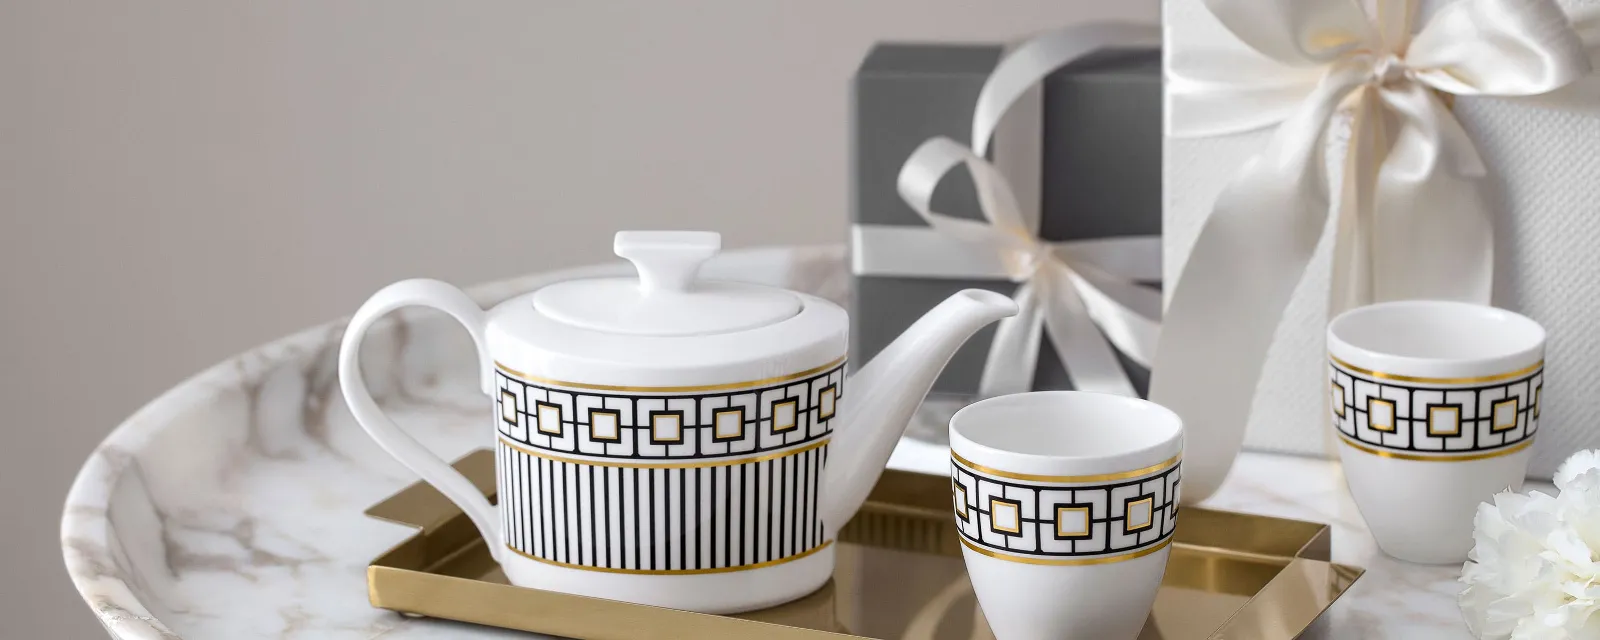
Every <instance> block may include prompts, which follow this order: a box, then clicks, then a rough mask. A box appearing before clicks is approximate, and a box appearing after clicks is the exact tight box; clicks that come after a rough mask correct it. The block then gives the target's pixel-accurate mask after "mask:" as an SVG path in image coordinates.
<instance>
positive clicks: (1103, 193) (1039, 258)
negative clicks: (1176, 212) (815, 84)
mask: <svg viewBox="0 0 1600 640" xmlns="http://www.w3.org/2000/svg"><path fill="white" fill-rule="evenodd" d="M1159 39H1160V37H1159V29H1157V28H1156V27H1153V26H1133V25H1121V24H1111V25H1107V24H1098V25H1080V26H1076V27H1071V28H1067V29H1061V30H1057V31H1052V32H1049V33H1046V34H1042V35H1040V36H1039V37H1037V38H1034V39H1032V40H1030V41H1028V42H1026V43H1024V44H1021V45H1019V46H1018V47H1016V48H1015V49H1013V50H1011V51H1010V52H1006V51H1004V50H1003V49H1002V47H999V46H975V45H901V44H884V45H879V46H878V47H876V48H875V49H874V50H873V51H872V52H871V53H870V54H869V55H868V56H867V58H866V60H865V61H864V62H863V63H862V65H861V68H860V70H859V72H858V73H857V75H856V78H855V84H854V87H853V92H852V93H853V102H854V104H853V105H852V108H853V114H852V129H853V134H852V135H853V138H854V146H853V149H852V155H853V158H852V160H853V163H852V172H853V174H854V179H853V184H852V190H853V193H852V203H851V204H852V207H851V209H852V220H853V225H852V231H851V232H852V238H851V240H852V246H851V252H852V273H853V277H854V279H855V282H854V293H853V296H854V298H853V301H852V302H853V309H852V313H851V323H852V324H851V328H850V353H851V359H852V360H853V361H855V362H865V361H866V360H867V359H869V358H871V357H872V356H873V355H875V354H876V353H877V352H878V350H880V349H882V348H883V347H884V346H885V345H887V344H888V343H889V341H890V340H892V339H893V338H894V336H897V335H899V334H900V333H901V332H902V331H904V330H905V328H906V327H907V326H908V325H909V324H910V323H911V322H912V321H914V320H916V318H917V317H919V316H920V315H921V314H922V313H923V312H924V311H926V310H927V309H928V308H929V307H931V306H933V305H934V304H936V303H937V302H938V301H939V300H941V299H943V298H945V297H947V296H949V295H951V294H952V293H954V292H956V291H958V290H960V289H963V288H969V287H980V288H986V289H990V290H993V291H998V292H1001V293H1005V294H1007V295H1015V296H1016V297H1017V298H1018V300H1019V302H1020V303H1021V306H1022V307H1023V312H1022V313H1021V314H1019V316H1018V318H1017V319H1015V320H1013V321H1006V322H1002V323H1001V324H1000V325H998V327H997V328H994V329H990V330H988V331H987V332H985V333H982V334H979V336H977V337H975V338H974V339H973V340H971V341H969V342H968V343H967V345H966V346H965V347H963V348H962V350H961V351H960V352H959V353H957V354H956V356H955V357H954V359H953V360H952V362H951V364H950V366H948V367H946V369H945V371H944V374H943V375H942V376H941V378H940V379H939V381H938V382H937V384H936V385H935V391H938V392H944V393H955V394H982V395H996V394H1000V393H1009V392H1015V391H1025V390H1028V389H1030V388H1038V389H1063V388H1080V389H1092V390H1099V391H1107V392H1113V393H1123V394H1129V395H1131V394H1134V393H1138V392H1140V391H1142V390H1143V388H1144V386H1145V384H1146V378H1147V376H1148V369H1147V367H1146V363H1147V362H1148V359H1149V357H1150V353H1151V352H1152V351H1153V348H1154V341H1155V334H1156V324H1155V322H1154V321H1153V320H1152V319H1151V318H1154V317H1158V316H1159V313H1160V310H1159V307H1160V294H1159V291H1158V290H1157V289H1154V288H1152V287H1149V286H1145V285H1147V284H1148V283H1152V282H1157V281H1159V279H1160V265H1159V259H1160V258H1159V253H1160V247H1159V233H1160V227H1161V220H1160V218H1161V213H1160V201H1161V200H1160V160H1159V154H1160V145H1161V135H1160V126H1161V125H1160V122H1161V120H1160V118H1161V116H1160V108H1161V106H1160V91H1161V89H1160V83H1161V79H1160V52H1159V49H1158V45H1159ZM1008 113H1009V115H1007V114H1008ZM1002 116H1005V117H1004V118H1002ZM991 140H993V143H992V145H991V144H990V141H991ZM958 141H959V142H958ZM969 145H970V146H969ZM991 146H992V147H993V150H994V154H993V158H994V160H993V161H992V162H991V161H990V160H989V159H988V157H986V156H987V155H988V154H986V153H985V151H986V150H987V149H988V148H989V147H991ZM973 149H978V151H973ZM960 167H965V168H966V169H967V170H968V171H967V172H965V173H963V172H960V171H952V170H954V169H957V168H960ZM947 173H948V174H949V175H948V176H946V174H947ZM1113 345H1115V347H1116V348H1113Z"/></svg>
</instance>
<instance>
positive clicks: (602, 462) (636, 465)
mask: <svg viewBox="0 0 1600 640" xmlns="http://www.w3.org/2000/svg"><path fill="white" fill-rule="evenodd" d="M832 439H833V438H831V437H828V438H823V439H821V440H818V441H816V442H813V443H811V444H808V445H806V446H803V447H800V448H799V449H789V450H787V451H779V452H777V453H769V454H767V455H764V456H751V457H749V458H734V459H732V460H727V459H719V460H706V461H703V462H675V463H674V462H668V460H671V458H668V459H667V460H663V461H662V464H652V463H649V462H612V461H610V460H606V459H604V458H595V459H592V460H590V459H585V458H568V457H566V456H558V455H554V454H549V453H544V452H542V451H535V450H533V449H527V448H524V447H523V446H522V444H521V443H518V442H513V441H511V440H507V439H506V436H505V434H500V442H501V443H502V444H505V445H506V446H508V447H511V448H512V449H516V450H517V451H521V452H523V453H526V454H528V455H530V456H533V457H535V458H544V459H545V460H554V461H556V462H569V463H572V464H586V465H590V466H595V467H621V468H624V469H703V468H706V467H731V466H734V465H740V464H749V463H752V462H766V461H768V460H777V459H778V458H787V457H789V456H793V455H799V454H802V453H805V452H807V451H810V450H812V449H815V448H817V447H821V446H823V445H826V444H828V441H830V440H832Z"/></svg>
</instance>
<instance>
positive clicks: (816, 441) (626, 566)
mask: <svg viewBox="0 0 1600 640" xmlns="http://www.w3.org/2000/svg"><path fill="white" fill-rule="evenodd" d="M720 246H721V240H720V238H719V237H718V236H717V234H715V233H708V232H681V231H671V232H622V233H619V234H617V236H616V240H615V248H616V252H617V255H619V256H621V257H624V258H627V259H628V260H630V261H632V262H633V263H634V265H635V266H636V267H637V268H638V272H639V277H638V278H637V279H629V278H623V279H618V278H597V279H590V280H569V281H566V282H559V283H555V284H552V285H549V286H547V287H544V288H542V289H540V290H538V291H536V292H534V293H531V294H528V295H524V296H521V297H517V298H513V299H511V300H508V301H506V302H504V303H502V304H500V305H499V306H497V307H495V308H494V309H493V310H490V311H488V312H485V311H484V310H483V309H481V308H479V307H478V306H477V305H476V304H474V303H473V302H472V300H471V299H469V298H467V296H466V294H464V293H462V292H461V291H460V290H459V289H456V288H455V287H452V286H450V285H448V284H445V283H443V282H439V281H437V280H406V281H402V282H397V283H395V284H392V285H389V286H388V287H385V288H384V289H382V290H380V291H379V292H378V293H376V294H374V295H373V296H372V298H371V299H369V300H367V302H366V304H364V305H362V306H361V308H360V309H359V310H357V311H356V313H355V315H354V316H352V317H351V320H350V324H349V326H348V327H347V328H346V330H345V335H344V338H343V341H342V342H341V345H340V349H339V384H340V387H341V390H342V391H343V394H344V398H345V401H346V402H347V403H348V404H349V406H350V411H351V413H352V414H353V415H354V416H355V418H356V421H357V422H358V423H360V424H361V427H362V428H363V429H365V430H366V431H367V433H368V434H369V435H371V436H372V438H373V439H374V440H376V441H377V442H378V444H379V445H380V446H382V447H383V449H384V450H385V451H387V452H389V453H390V454H391V455H393V456H394V457H395V458H396V459H398V460H400V462H401V463H403V464H405V465H406V466H407V467H409V468H411V470H413V471H415V472H416V473H417V474H418V475H420V476H422V478H423V479H425V480H427V481H428V482H429V483H430V484H432V485H433V486H434V487H435V488H436V489H438V490H439V492H440V493H442V494H443V495H444V496H445V497H446V498H448V499H450V500H451V501H452V502H454V503H455V504H456V505H457V506H459V507H461V510H462V511H463V512H464V513H466V515H467V516H468V517H469V518H470V519H471V520H472V522H473V525H474V526H476V527H477V528H478V531H479V532H480V533H481V534H482V536H483V538H484V540H485V541H486V543H487V544H488V549H489V552H490V554H491V555H492V556H493V557H494V559H495V560H496V561H497V562H499V563H500V566H501V567H503V568H504V570H505V573H506V576H507V577H508V578H509V579H510V580H511V582H512V583H513V584H516V585H518V586H524V587H533V588H538V589H546V590H554V591H561V592H566V593H573V594H579V595H585V596H594V597H600V598H609V599H614V600H623V601H628V602H636V603H641V604H649V605H656V606H663V607H672V608H678V609H687V610H691V611H700V612H705V613H733V612H739V611H747V610H752V609H758V608H762V607H767V606H771V605H775V604H778V603H781V602H785V601H788V600H792V599H795V598H798V597H800V596H803V595H805V594H807V593H809V592H811V591H812V590H814V589H816V588H818V587H820V586H822V585H823V584H824V583H825V582H827V580H828V578H829V576H831V575H832V573H833V556H834V551H835V550H834V546H833V537H834V532H835V531H836V530H837V529H838V527H841V526H843V525H844V520H847V519H849V518H850V517H851V515H852V514H853V513H854V511H855V510H856V508H858V507H859V506H860V505H861V503H862V502H863V501H864V500H865V499H866V497H867V494H868V492H869V491H870V490H871V488H872V485H873V483H874V482H875V481H876V478H877V475H878V473H879V472H881V471H882V469H883V467H884V464H885V463H886V462H887V461H888V459H889V455H890V452H891V451H892V449H893V448H894V443H895V441H896V439H897V438H898V436H899V435H900V434H901V433H902V432H903V431H904V429H905V425H906V422H907V421H908V420H909V419H910V417H911V414H912V412H913V411H914V410H915V408H916V406H917V404H918V403H919V402H920V401H921V399H922V397H923V395H924V394H926V392H927V390H928V388H929V387H930V386H931V385H932V384H933V380H934V378H935V377H936V376H937V375H938V373H939V370H940V369H942V368H943V367H944V364H945V363H946V362H948V361H949V359H950V356H951V354H953V353H955V350H956V349H957V348H958V347H960V345H961V343H962V342H964V341H965V340H966V339H967V338H968V337H970V336H971V335H972V334H973V333H974V332H976V331H977V330H978V329H980V328H982V327H983V326H984V325H987V324H989V323H991V322H994V321H995V320H998V319H999V318H1002V317H1005V316H1008V315H1012V314H1015V313H1016V312H1017V306H1016V304H1015V303H1014V302H1012V301H1011V300H1010V299H1009V298H1006V297H1004V296H1001V295H999V294H996V293H992V292H987V291H981V290H968V291H963V292H961V293H958V294H956V295H954V296H952V297H951V298H950V299H948V300H946V301H945V302H943V303H941V304H940V305H939V306H938V307H935V308H934V309H933V310H931V311H930V312H929V313H928V314H927V315H925V316H924V317H923V318H922V319H920V320H918V321H917V322H916V323H914V324H913V325H912V326H911V327H910V328H908V329H907V330H906V332H905V333H904V334H903V335H902V336H901V337H900V338H899V339H897V340H895V341H894V343H893V344H891V345H889V346H888V347H887V348H885V349H884V350H883V352H882V353H880V354H879V355H878V356H877V357H876V358H875V359H874V362H873V363H871V365H869V366H866V367H864V368H862V370H861V371H860V372H859V373H858V374H857V376H856V377H855V382H854V389H853V391H852V393H854V394H855V397H854V399H853V400H852V401H851V403H852V404H851V406H850V411H843V410H842V409H843V407H842V405H843V403H844V391H845V379H844V371H845V350H846V332H847V330H848V326H849V323H848V320H847V318H846V316H845V312H844V310H843V309H840V308H839V307H838V306H837V305H835V304H833V303H831V302H828V301H826V300H823V299H821V298H817V297H814V296H808V295H804V294H799V293H795V292H790V291H784V290H781V289H774V288H771V287H761V286H756V285H751V284H744V283H735V282H726V281H711V280H696V277H695V276H696V273H697V272H698V270H699V265H700V263H701V262H703V261H704V260H706V259H708V258H710V257H711V256H712V255H713V254H714V253H715V252H716V250H717V249H718V248H719V247H720ZM412 305H421V306H429V307H433V308H435V309H439V310H441V311H444V312H445V313H447V314H449V315H450V316H451V317H453V318H455V319H456V320H457V321H459V322H460V323H461V324H462V325H463V326H464V327H465V328H466V329H467V332H468V333H470V334H471V335H472V339H473V343H474V345H475V346H476V347H477V350H478V358H479V361H480V374H481V375H480V382H481V384H482V389H483V391H484V393H486V394H488V396H489V397H490V398H491V399H492V400H493V403H494V410H493V414H492V416H493V417H492V420H493V424H494V426H495V430H494V432H493V433H494V436H493V438H494V439H493V440H492V441H490V442H489V443H488V444H492V445H493V446H494V447H495V451H496V460H497V482H498V500H497V503H496V504H493V505H491V504H490V503H489V501H488V500H486V499H485V498H484V496H483V494H482V493H481V492H479V491H478V489H477V487H476V486H474V485H473V484H472V483H471V482H469V481H468V480H467V479H466V478H465V477H464V476H462V475H461V474H460V473H458V472H457V471H456V470H455V469H453V468H451V467H450V465H448V464H446V463H445V462H444V461H443V460H441V459H440V458H439V457H438V456H437V455H434V454H433V453H432V452H431V451H429V450H428V449H427V448H426V447H424V446H423V445H422V444H421V443H419V442H417V440H416V439H415V438H412V437H411V436H410V435H407V434H406V433H405V431H404V430H402V429H400V428H399V427H398V426H397V425H395V424H394V422H392V421H391V420H389V418H388V417H387V416H386V415H385V414H384V412H383V410H382V408H381V407H379V406H378V404H377V402H376V401H375V400H373V398H372V394H371V393H370V392H369V391H368V390H367V387H366V382H365V381H364V380H363V379H362V376H361V362H360V353H361V349H360V343H361V338H362V335H363V334H364V333H365V332H366V331H367V329H368V328H369V327H371V326H372V324H373V323H374V322H376V321H377V320H378V319H379V318H381V317H382V316H383V315H384V314H387V313H389V312H390V311H393V310H395V309H399V308H401V307H405V306H412ZM846 421H848V422H849V424H848V425H846V424H845V423H846ZM836 426H837V427H840V429H839V430H838V431H837V432H836V431H835V427H836ZM830 447H835V448H837V451H833V452H830V450H829V449H830ZM830 457H831V458H832V460H833V462H832V463H831V464H830V463H829V459H830Z"/></svg>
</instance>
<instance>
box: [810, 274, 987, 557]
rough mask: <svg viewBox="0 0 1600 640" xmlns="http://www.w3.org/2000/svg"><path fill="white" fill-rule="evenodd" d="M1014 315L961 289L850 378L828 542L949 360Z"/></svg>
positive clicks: (831, 472) (827, 495) (831, 457)
mask: <svg viewBox="0 0 1600 640" xmlns="http://www.w3.org/2000/svg"><path fill="white" fill-rule="evenodd" d="M1016 313H1017V303H1016V302H1015V301H1013V300H1012V299H1011V298H1008V297H1006V296H1003V295H1000V294H998V293H994V292H992V291H984V290H982V289H966V290H963V291H961V292H959V293H956V294H955V295H953V296H950V298H949V299H947V300H945V301H944V302H942V303H940V304H939V306H937V307H934V308H933V309H932V310H930V311H929V312H928V313H927V314H926V315H923V316H922V318H921V319H919V320H917V321H916V322H915V323H913V324H912V325H911V327H910V328H908V329H906V331H905V333H903V334H901V335H900V337H899V338H897V339H895V341H894V342H892V343H890V344H889V346H887V347H885V348H884V349H883V351H882V352H880V353H879V354H878V355H877V357H875V358H873V359H872V362H869V363H867V365H866V366H864V367H862V368H861V369H860V370H858V371H857V372H856V373H855V375H853V376H851V377H850V380H849V381H848V383H847V384H846V385H845V389H846V391H845V397H844V398H842V399H841V400H842V401H841V403H840V418H841V419H840V421H839V426H837V427H836V428H835V429H834V436H833V443H832V446H830V447H829V448H828V462H827V470H826V471H825V472H824V473H825V475H824V477H823V490H822V498H823V509H822V522H823V526H825V527H826V528H827V530H828V534H829V537H832V535H833V534H834V533H836V532H837V531H838V529H839V528H840V527H843V526H844V524H845V522H847V521H849V520H850V518H851V517H852V516H854V515H855V512H856V510H858V509H860V508H861V503H862V502H864V501H866V499H867V494H868V493H870V492H871V490H872V486H873V485H874V484H877V482H878V476H879V475H881V474H882V473H883V469H884V466H885V465H886V464H888V462H889V454H890V453H893V452H894V446H895V443H896V442H898V441H899V439H900V436H901V435H902V434H903V433H905V430H906V425H907V424H908V423H910V421H911V417H912V414H913V413H915V412H916V410H917V406H918V405H920V404H921V403H922V399H923V398H924V397H925V396H927V395H928V389H930V388H932V387H933V382H934V380H935V379H937V378H938V377H939V372H941V371H943V370H944V366H945V364H947V363H948V362H950V357H951V356H953V355H955V352H956V350H957V349H959V348H960V347H961V345H962V344H965V343H966V341H967V339H968V338H971V337H972V334H974V333H977V332H978V330H979V329H982V328H983V327H985V326H987V325H988V324H989V323H991V322H994V321H996V320H999V319H1001V318H1005V317H1008V316H1013V315H1016Z"/></svg>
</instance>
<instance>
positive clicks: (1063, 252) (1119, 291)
mask: <svg viewBox="0 0 1600 640" xmlns="http://www.w3.org/2000/svg"><path fill="white" fill-rule="evenodd" d="M1160 33H1161V32H1160V30H1159V29H1158V28H1156V27H1153V26H1143V25H1132V24H1120V23H1109V24H1108V23H1101V24H1090V25H1077V26H1072V27H1067V28H1063V29H1058V30H1055V31H1050V32H1047V33H1044V34H1041V35H1039V36H1037V37H1035V38H1033V39H1031V40H1029V41H1027V42H1025V43H1023V44H1022V45H1020V46H1018V47H1017V48H1016V49H1014V50H1012V51H1011V52H1010V53H1009V54H1008V55H1007V56H1006V57H1005V59H1004V60H1002V61H1001V62H1000V64H999V65H998V66H997V67H995V70H994V72H993V73H992V74H991V75H990V76H989V79H988V80H987V81H986V82H985V83H984V86H983V89H982V90H981V91H980V92H979V97H978V103H977V106H976V108H975V110H974V114H973V123H972V140H973V148H971V149H969V148H967V147H966V146H963V145H961V144H960V143H958V142H955V141H954V140H951V139H949V138H945V137H936V138H932V139H929V140H927V141H926V142H924V143H923V144H922V145H921V146H919V147H918V148H917V149H916V151H914V152H913V153H912V154H911V157H910V158H908V159H907V160H906V162H905V165H904V166H903V167H902V168H901V171H900V176H899V180H898V183H897V186H898V188H899V192H900V196H901V198H902V199H904V200H905V201H906V203H907V204H908V205H910V206H911V208H912V209H914V210H915V211H916V212H917V214H918V215H920V216H922V219H923V220H925V221H926V222H927V223H928V226H927V227H926V228H921V227H884V226H870V225H858V226H857V227H856V228H855V229H854V230H853V233H852V238H853V241H854V244H855V246H854V255H855V261H854V263H853V265H852V266H853V267H854V269H855V272H856V273H857V274H864V275H871V274H880V275H913V276H922V277H1003V278H1007V279H1010V280H1012V281H1014V282H1019V283H1022V286H1021V287H1019V288H1018V289H1017V292H1016V299H1017V303H1018V306H1019V307H1021V312H1020V313H1018V314H1017V315H1016V316H1014V317H1012V318H1007V319H1005V320H1002V321H1000V324H999V326H998V327H997V329H996V332H995V338H994V343H993V345H992V346H991V347H990V349H989V354H988V358H987V361H986V362H985V363H984V369H983V375H982V378H981V380H980V382H979V389H978V392H979V394H980V395H982V396H985V397H989V396H995V395H1003V394H1007V393H1019V392H1023V391H1027V390H1028V389H1030V388H1031V387H1032V384H1033V373H1034V369H1035V367H1036V365H1037V362H1038V357H1039V349H1040V346H1041V343H1042V338H1043V335H1045V334H1048V335H1049V336H1050V342H1051V344H1052V345H1054V347H1055V350H1056V354H1057V355H1058V356H1059V357H1060V359H1061V362H1062V363H1063V364H1065V366H1066V368H1067V375H1068V377H1069V379H1070V380H1071V382H1072V384H1073V386H1074V388H1077V389H1083V390H1089V391H1100V392H1104V393H1115V394H1120V395H1127V396H1131V395H1135V392H1134V389H1133V384H1132V383H1131V382H1130V381H1129V380H1128V376H1127V373H1126V372H1125V371H1123V370H1122V365H1121V363H1120V362H1119V361H1118V360H1117V356H1116V351H1114V350H1113V349H1112V345H1115V346H1116V349H1117V350H1121V351H1122V352H1123V353H1124V354H1125V355H1127V357H1128V358H1129V359H1130V360H1132V361H1134V362H1137V363H1140V364H1142V365H1148V363H1149V362H1150V358H1151V357H1152V356H1153V355H1154V352H1155V345H1156V340H1157V337H1158V335H1159V333H1160V326H1159V324H1158V322H1157V321H1156V320H1154V318H1158V317H1160V312H1161V299H1160V293H1158V292H1157V291H1156V290H1154V289H1151V288H1149V287H1145V286H1141V285H1139V284H1137V283H1136V282H1135V280H1138V279H1155V278H1154V277H1149V276H1158V273H1157V271H1158V267H1156V266H1155V265H1157V264H1159V246H1158V243H1159V239H1158V238H1155V237H1139V238H1123V239H1116V240H1102V241H1085V242H1065V243H1051V242H1046V241H1044V240H1041V239H1040V238H1039V237H1038V221H1037V219H1034V218H1033V217H1032V216H1028V215H1026V214H1025V213H1024V210H1023V209H1022V208H1021V207H1020V206H1019V203H1018V201H1017V198H1016V195H1015V193H1014V192H1013V190H1012V188H1011V185H1010V183H1009V182H1008V181H1007V180H1006V178H1005V177H1004V176H1002V175H1001V174H1000V171H999V170H998V169H996V168H995V166H994V165H993V164H991V163H990V162H989V161H987V160H985V159H984V158H983V157H982V153H983V152H984V150H986V149H987V148H988V145H989V141H990V140H991V139H992V136H993V134H994V131H995V128H996V127H997V126H998V125H999V124H1000V121H1001V119H1002V118H1003V116H1004V115H1005V113H1006V112H1007V110H1008V109H1010V108H1011V106H1012V105H1013V104H1014V103H1016V102H1017V100H1018V99H1020V98H1021V97H1022V96H1024V95H1025V94H1026V93H1027V92H1028V91H1029V89H1031V88H1032V87H1033V86H1034V85H1035V84H1037V83H1038V82H1039V81H1041V80H1043V79H1044V77H1045V76H1047V75H1049V74H1050V72H1052V71H1054V70H1055V69H1057V68H1060V67H1061V66H1063V65H1065V64H1067V63H1069V62H1071V61H1073V60H1075V59H1078V58H1080V57H1082V56H1084V55H1087V54H1089V53H1092V52H1095V51H1099V50H1102V49H1107V48H1118V47H1123V48H1126V47H1155V46H1159V44H1160ZM974 149H976V151H974ZM958 166H965V167H966V168H967V170H968V171H969V172H971V174H972V180H973V184H974V186H975V187H976V190H977V194H978V203H979V207H980V208H981V209H982V212H983V216H984V221H978V220H971V219H966V218H959V217H955V216H951V215H947V214H943V213H939V212H936V211H934V210H933V208H932V198H933V191H934V188H935V187H936V186H938V184H939V182H940V180H942V179H943V178H944V176H945V175H946V174H948V173H949V172H950V171H951V170H953V169H955V168H956V167H958Z"/></svg>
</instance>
